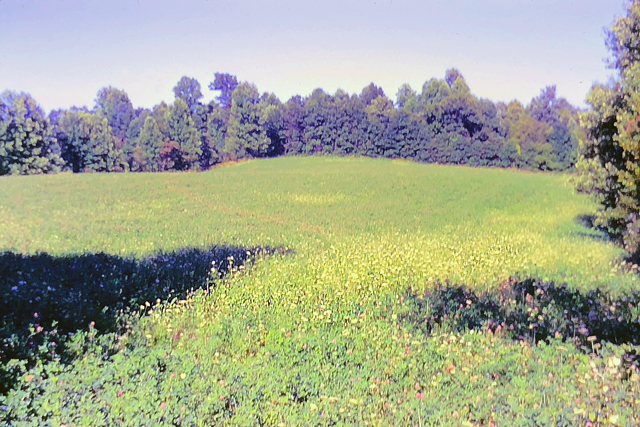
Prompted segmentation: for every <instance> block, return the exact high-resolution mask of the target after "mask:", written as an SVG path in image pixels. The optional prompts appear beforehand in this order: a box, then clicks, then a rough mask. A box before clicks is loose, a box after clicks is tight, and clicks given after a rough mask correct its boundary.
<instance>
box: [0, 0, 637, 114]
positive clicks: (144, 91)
mask: <svg viewBox="0 0 640 427" xmlns="http://www.w3.org/2000/svg"><path fill="white" fill-rule="evenodd" d="M625 5H626V1H625V0H415V1H409V0H376V1H371V0H322V1H316V0H281V1H274V0H238V1H219V0H186V1H177V0H176V1H168V0H0V91H3V90H5V89H9V90H13V91H19V92H27V93H30V94H31V95H33V96H34V97H35V99H36V101H37V102H38V103H39V104H40V105H41V106H42V107H43V108H44V109H45V110H47V111H50V110H51V109H57V108H69V107H71V106H88V107H90V108H91V107H93V105H94V100H95V97H96V94H97V92H98V90H99V89H100V88H102V87H105V86H113V87H116V88H119V89H124V90H125V91H126V92H127V94H128V95H129V97H130V98H131V101H132V102H133V104H134V106H135V107H147V108H150V107H152V106H153V105H155V104H157V103H159V102H160V101H166V102H168V103H169V102H172V100H173V91H172V88H173V86H175V84H176V83H177V82H178V80H179V79H180V78H181V77H182V76H185V75H186V76H189V77H194V78H196V79H197V80H198V81H199V82H200V84H201V85H202V88H203V93H204V95H205V98H204V100H205V101H208V100H211V99H213V98H214V96H215V95H216V92H213V91H210V90H208V85H209V83H210V82H212V81H213V75H214V73H215V72H224V73H230V74H233V75H236V76H237V77H238V79H239V80H240V81H249V82H252V83H255V84H256V85H257V86H258V89H259V90H260V91H261V92H273V93H275V94H276V95H277V96H278V97H279V98H280V99H281V100H282V101H286V100H287V99H289V98H290V97H291V96H293V95H296V94H298V95H303V96H307V95H309V94H310V93H311V92H312V91H313V90H314V89H315V88H318V87H320V88H322V89H324V90H325V91H326V92H328V93H335V91H336V90H337V89H338V88H341V89H343V90H346V91H347V92H349V93H360V92H361V90H362V88H363V87H365V86H366V85H368V84H369V83H371V82H373V83H375V84H376V85H378V86H380V87H382V88H383V90H384V91H385V93H386V94H387V95H388V96H390V97H391V98H392V99H395V94H396V93H397V90H398V88H399V87H400V86H401V85H402V84H403V83H408V84H410V85H411V86H412V87H413V88H414V89H416V90H417V91H418V92H419V91H420V90H421V88H422V85H423V84H424V82H425V81H427V80H429V79H431V78H433V77H437V78H443V77H444V73H445V71H446V70H447V69H448V68H452V67H455V68H457V69H458V70H460V72H461V73H462V75H463V76H464V77H465V79H466V81H467V83H468V85H469V86H470V88H471V91H472V92H473V93H474V94H475V95H477V96H479V97H483V98H489V99H491V100H493V101H505V102H508V101H510V100H512V99H517V100H519V101H521V102H522V103H524V104H527V103H528V102H529V101H530V100H531V98H532V97H534V96H537V95H538V94H539V93H540V90H541V89H542V88H544V87H545V86H548V85H553V84H555V85H557V90H558V95H559V96H562V97H565V98H567V99H568V100H569V101H570V102H571V103H573V104H575V105H578V106H584V105H585V104H584V99H585V97H586V94H587V92H588V91H589V89H590V87H591V86H592V84H593V83H595V82H606V81H607V80H608V79H610V78H611V76H613V75H614V71H613V70H611V69H608V68H607V65H606V59H607V58H608V57H609V54H608V52H607V49H606V47H605V43H604V34H605V28H608V27H610V26H611V24H612V23H613V22H614V21H615V18H616V17H617V16H621V15H623V14H624V12H625Z"/></svg>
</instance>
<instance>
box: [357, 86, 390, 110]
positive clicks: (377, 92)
mask: <svg viewBox="0 0 640 427" xmlns="http://www.w3.org/2000/svg"><path fill="white" fill-rule="evenodd" d="M379 96H385V95H384V91H383V90H382V88H381V87H378V86H376V85H374V84H373V83H369V85H368V86H365V87H364V89H362V92H361V93H360V99H361V100H362V102H364V103H365V105H370V104H371V103H372V102H373V100H374V99H376V98H377V97H379Z"/></svg>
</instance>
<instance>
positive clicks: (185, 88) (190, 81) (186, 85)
mask: <svg viewBox="0 0 640 427" xmlns="http://www.w3.org/2000/svg"><path fill="white" fill-rule="evenodd" d="M173 93H174V94H175V96H176V98H179V99H182V100H183V101H184V102H185V103H186V104H187V107H188V108H189V111H191V112H195V109H196V107H197V106H198V104H199V102H200V100H201V99H202V88H201V87H200V83H198V80H196V79H194V78H192V77H187V76H183V77H182V78H181V79H180V81H179V82H178V83H177V84H176V85H175V86H174V87H173Z"/></svg>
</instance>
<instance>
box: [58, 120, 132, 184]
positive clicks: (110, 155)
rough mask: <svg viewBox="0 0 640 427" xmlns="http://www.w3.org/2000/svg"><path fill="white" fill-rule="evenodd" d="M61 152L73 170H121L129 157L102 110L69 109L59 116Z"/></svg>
mask: <svg viewBox="0 0 640 427" xmlns="http://www.w3.org/2000/svg"><path fill="white" fill-rule="evenodd" d="M59 130H60V133H61V134H62V135H63V139H62V140H63V141H64V144H63V145H62V147H61V148H62V155H63V158H64V159H65V161H66V162H67V165H68V167H69V168H70V169H71V170H72V171H73V172H122V171H125V170H126V169H127V165H126V159H125V156H124V153H123V152H122V149H121V148H119V147H118V140H117V138H116V137H115V136H114V135H113V133H112V131H111V126H109V122H108V120H107V118H106V117H105V116H104V115H103V114H102V113H101V112H97V113H94V114H92V113H89V112H86V111H74V110H69V111H66V112H65V113H64V114H63V115H62V117H61V118H60V124H59Z"/></svg>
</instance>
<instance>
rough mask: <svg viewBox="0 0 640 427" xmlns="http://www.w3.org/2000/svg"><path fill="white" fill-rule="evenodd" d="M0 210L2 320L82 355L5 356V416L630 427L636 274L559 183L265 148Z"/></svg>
mask: <svg viewBox="0 0 640 427" xmlns="http://www.w3.org/2000/svg"><path fill="white" fill-rule="evenodd" d="M0 200H2V202H1V203H0V218H3V221H0V251H2V250H4V251H5V255H4V256H3V257H2V259H0V271H1V272H3V274H4V281H0V291H1V292H2V293H3V296H4V298H5V303H6V304H7V306H6V307H4V310H5V311H6V313H10V315H9V314H7V315H5V317H4V330H5V331H6V330H9V329H10V327H13V328H15V329H16V330H17V329H19V328H22V329H23V330H25V328H28V327H29V326H30V327H31V328H32V329H31V331H30V332H29V334H30V335H29V334H27V335H24V334H23V335H24V337H26V338H24V343H23V344H21V345H27V344H25V343H26V342H27V341H29V339H32V340H33V339H35V338H34V337H36V338H38V339H39V340H40V341H38V342H39V343H40V342H41V343H42V344H43V345H46V344H47V343H50V342H51V340H53V341H57V344H56V345H60V344H63V343H64V345H65V346H64V347H65V349H66V350H65V351H66V353H65V354H69V353H71V354H76V355H78V356H81V357H78V358H77V359H76V360H75V361H73V362H71V361H70V360H69V359H68V357H67V358H64V357H63V359H61V360H58V359H57V358H56V356H55V355H51V354H50V348H49V347H45V348H44V349H42V348H41V349H35V348H34V349H32V350H30V352H29V355H30V356H29V357H30V358H31V359H29V360H31V361H32V362H33V361H34V360H36V359H42V358H43V357H44V358H45V359H53V360H52V361H51V362H49V363H47V364H44V365H42V364H39V365H38V366H36V367H35V368H34V369H32V370H30V371H27V370H26V368H25V367H24V366H20V365H19V364H16V365H15V366H13V365H11V364H9V365H7V366H9V368H7V369H8V372H9V373H10V374H11V375H14V376H16V375H17V377H18V378H19V383H18V384H17V385H15V390H14V391H13V392H11V393H10V394H9V397H8V398H7V400H6V402H5V403H4V405H7V409H6V412H5V416H6V420H10V419H11V420H13V421H11V422H12V423H13V424H9V425H28V424H27V422H34V423H36V424H37V423H40V424H46V423H47V422H48V423H49V424H50V425H63V424H64V425H114V424H120V425H133V424H135V425H158V424H163V425H185V426H186V425H464V423H467V424H466V425H491V423H497V424H498V425H500V424H506V423H509V424H513V425H548V424H557V425H584V424H585V423H586V422H594V423H596V424H597V423H607V422H608V423H618V424H628V425H633V424H635V423H638V422H640V420H639V419H638V418H637V413H636V411H635V409H636V408H637V407H638V404H640V400H639V399H640V378H639V377H638V375H637V370H634V369H636V368H634V367H633V366H634V365H633V363H634V360H635V359H634V358H633V351H632V347H631V344H633V343H634V341H633V339H632V338H628V337H629V336H633V334H634V331H636V329H634V327H635V325H637V324H638V316H639V312H640V305H637V304H638V302H640V300H639V299H638V297H637V295H635V296H634V295H633V294H632V293H633V291H637V290H639V287H638V276H637V274H636V273H634V272H633V271H630V269H629V268H627V266H626V265H625V264H623V263H621V260H622V258H621V257H622V254H621V252H620V251H619V250H618V249H617V248H616V247H615V246H614V245H613V244H611V243H610V242H608V241H607V240H606V238H605V236H603V235H602V234H601V233H599V232H598V231H596V230H593V229H590V228H588V227H587V225H586V224H588V217H589V215H591V214H592V213H593V212H594V210H595V206H594V205H593V204H592V203H591V202H590V201H589V200H588V199H586V198H584V197H581V196H577V195H575V194H574V192H573V190H572V186H571V185H570V183H569V177H568V176H567V175H560V174H537V173H525V172H517V171H509V170H493V169H479V168H468V167H452V166H438V165H422V164H416V163H411V162H402V161H389V160H372V159H359V158H333V157H322V158H317V157H316V158H278V159H273V160H260V161H250V162H246V163H241V164H237V165H232V166H228V167H223V168H219V169H215V170H212V171H209V172H205V173H186V174H109V175H99V174H96V175H70V174H60V175H55V176H34V177H15V178H14V177H6V178H2V179H1V180H0ZM43 252H46V254H47V255H46V256H45V255H43V254H42V253H43ZM96 257H98V258H96ZM212 261H215V264H213V270H212V271H211V273H210V269H211V267H212V265H211V262H212ZM16 266H18V267H16ZM43 266H44V267H43ZM78 270H79V271H81V272H82V273H81V274H79V273H78ZM88 270H93V272H94V273H95V274H92V273H88V272H87V271H88ZM185 277H186V278H187V279H185ZM71 278H73V280H72V279H71ZM73 281H75V282H74V283H70V282H73ZM45 282H46V284H45ZM54 282H55V283H54ZM166 283H170V286H166ZM563 284H567V287H562V285H563ZM45 286H46V287H47V292H44V294H46V298H45V297H44V296H42V298H40V299H37V298H38V297H39V296H40V295H35V294H34V293H33V292H31V293H29V292H30V291H27V290H26V289H43V288H44V287H45ZM83 286H86V288H85V289H87V290H89V291H85V294H84V295H83V294H82V289H83ZM461 286H462V287H461ZM192 287H195V288H197V287H202V288H204V289H205V290H204V291H197V292H195V293H190V294H188V296H187V297H186V298H183V295H185V294H184V293H180V292H178V291H177V289H178V288H180V289H179V290H181V291H184V290H186V289H188V288H192ZM50 289H54V290H50ZM127 289H129V290H131V289H135V290H136V292H137V293H134V294H127ZM115 290H117V292H116V291H115ZM65 292H66V294H65ZM101 292H104V293H105V295H102V294H101ZM109 292H111V293H112V294H117V295H118V296H120V295H126V297H123V298H121V300H118V301H119V302H118V303H117V305H114V304H115V303H109V304H107V303H106V302H105V301H107V300H109V298H111V297H113V295H109ZM78 293H79V294H80V296H78ZM87 293H88V294H90V295H89V296H87V295H86V294H87ZM44 294H43V295H44ZM63 294H64V295H63ZM70 295H71V296H70ZM92 295H93V296H94V297H93V298H92ZM96 295H99V296H96ZM176 295H177V296H178V297H179V298H178V299H174V300H173V301H172V302H164V303H161V304H158V305H156V303H154V302H153V301H155V299H156V297H157V298H158V299H160V300H162V301H166V300H168V299H173V296H176ZM151 297H153V298H151ZM56 298H57V300H58V301H60V300H65V298H66V300H65V301H73V303H69V304H67V306H69V305H71V306H74V305H75V306H77V307H79V310H83V309H85V308H86V307H88V306H91V307H92V308H91V310H88V308H87V310H88V311H86V312H88V313H91V314H90V315H87V314H86V313H85V315H84V316H82V315H80V314H78V313H75V312H74V313H75V314H74V313H71V314H66V315H67V318H60V319H58V318H56V316H59V314H60V312H65V310H67V308H65V307H57V308H56V309H55V310H54V309H51V308H50V307H49V308H47V307H48V306H46V304H49V302H50V303H51V304H53V302H54V301H56ZM145 298H146V299H148V300H149V301H150V304H147V305H145V304H144V302H145V301H144V300H145ZM43 301H45V302H46V301H49V302H46V304H45V302H43ZM109 301H110V300H109ZM114 301H115V300H114ZM83 304H84V305H83ZM127 304H129V306H131V305H132V304H133V308H132V309H131V310H135V311H136V313H131V312H130V313H129V314H128V315H127V317H124V318H123V317H117V316H116V315H115V314H113V322H114V323H113V325H112V327H109V326H108V325H106V323H98V325H97V328H98V331H97V330H96V329H95V328H94V327H93V326H91V327H89V328H88V329H87V326H88V325H87V323H88V321H89V320H91V319H92V318H91V316H94V315H95V316H100V313H101V310H100V309H102V306H109V307H108V308H105V309H104V310H102V312H103V313H104V312H107V311H109V310H114V307H117V308H118V309H126V307H127ZM138 305H140V307H138ZM85 306H86V307H85ZM12 307H13V308H12ZM15 307H20V309H19V310H18V309H17V308H15ZM30 307H37V308H36V309H35V310H32V311H33V312H34V313H35V314H36V315H37V316H39V317H36V318H35V320H34V319H33V313H31V311H29V308H30ZM616 310H617V311H616ZM65 313H66V312H65ZM141 313H142V314H144V316H141ZM21 316H22V317H21ZM25 316H26V317H25ZM74 316H75V317H74ZM87 316H88V317H87ZM70 317H71V318H73V319H78V320H77V323H78V325H76V326H78V327H85V332H81V333H77V334H76V335H75V336H74V337H73V338H68V339H64V340H59V339H57V338H51V335H47V337H44V336H42V334H43V332H41V331H38V330H37V327H38V326H40V325H44V324H47V322H49V324H52V322H53V320H56V321H58V322H59V324H60V322H62V324H65V323H64V321H65V319H69V318H70ZM27 318H28V319H27ZM96 320H98V319H96ZM83 322H84V323H83ZM616 322H617V323H616ZM49 324H47V326H49ZM7 325H9V326H7ZM65 325H66V326H65V327H66V328H70V330H71V329H73V328H72V327H73V326H74V325H75V324H74V323H73V322H71V323H68V324H65ZM118 325H119V326H118ZM34 328H36V329H34ZM105 329H111V330H118V331H119V332H118V333H110V334H99V333H98V332H99V331H100V330H101V331H102V332H104V330H105ZM47 330H49V329H48V328H45V331H47ZM625 334H626V335H625ZM598 335H599V336H598ZM541 337H542V338H545V339H544V341H540V342H539V344H537V345H536V344H535V343H536V341H538V340H539V339H540V338H541ZM588 337H594V338H593V339H590V338H589V339H588ZM625 337H626V338H625ZM601 340H602V342H601ZM612 340H613V341H615V340H617V342H618V344H619V345H616V346H614V345H611V344H607V343H605V342H604V341H612ZM584 346H587V347H586V349H587V350H588V349H589V346H591V347H590V350H591V351H593V350H596V352H595V353H592V354H591V355H587V353H585V348H582V347H584ZM27 359H28V358H27ZM27 359H25V360H27ZM4 363H5V364H6V363H7V362H6V361H4ZM23 363H26V362H23ZM9 376H10V375H9ZM596 382H597V387H596V385H595V384H596ZM35 396H39V397H35ZM1 417H2V414H0V418H1ZM534 420H535V421H534Z"/></svg>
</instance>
